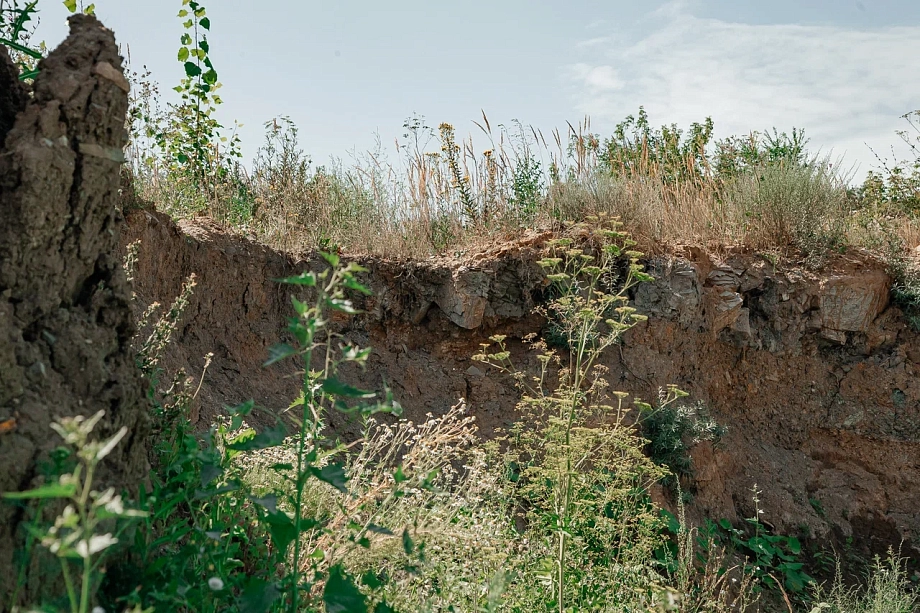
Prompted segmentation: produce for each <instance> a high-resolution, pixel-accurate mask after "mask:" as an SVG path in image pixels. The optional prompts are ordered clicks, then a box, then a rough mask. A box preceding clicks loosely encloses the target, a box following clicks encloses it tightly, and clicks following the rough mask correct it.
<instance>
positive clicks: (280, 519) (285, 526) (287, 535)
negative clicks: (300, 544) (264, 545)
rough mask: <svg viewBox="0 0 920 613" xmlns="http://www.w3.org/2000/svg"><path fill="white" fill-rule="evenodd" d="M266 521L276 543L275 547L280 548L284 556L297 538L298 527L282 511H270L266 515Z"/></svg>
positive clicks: (273, 541)
mask: <svg viewBox="0 0 920 613" xmlns="http://www.w3.org/2000/svg"><path fill="white" fill-rule="evenodd" d="M265 522H266V523H267V524H268V532H269V534H270V535H271V537H272V543H274V544H275V547H277V548H278V551H279V552H281V554H282V556H283V555H284V553H285V552H286V551H287V548H288V546H289V545H290V544H291V543H293V542H294V539H295V538H297V528H296V527H295V526H294V522H293V521H291V518H290V517H288V516H287V514H286V513H284V512H282V511H278V512H276V513H268V514H267V515H266V517H265Z"/></svg>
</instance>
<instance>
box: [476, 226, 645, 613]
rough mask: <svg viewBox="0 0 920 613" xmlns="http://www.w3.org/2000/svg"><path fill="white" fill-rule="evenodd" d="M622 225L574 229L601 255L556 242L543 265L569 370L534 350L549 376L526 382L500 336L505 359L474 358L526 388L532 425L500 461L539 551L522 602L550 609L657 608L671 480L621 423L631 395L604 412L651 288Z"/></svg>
mask: <svg viewBox="0 0 920 613" xmlns="http://www.w3.org/2000/svg"><path fill="white" fill-rule="evenodd" d="M618 225H619V223H618V222H617V221H616V220H613V219H607V218H604V217H599V218H595V219H592V220H589V222H588V223H585V224H576V225H575V226H573V228H572V231H573V232H574V233H581V234H583V235H584V236H586V237H590V238H589V239H588V244H589V245H593V246H594V247H595V248H596V251H595V252H593V253H592V252H588V251H586V248H585V247H583V246H580V245H579V244H577V243H576V242H575V241H574V240H572V239H569V238H562V239H557V240H555V241H552V242H551V247H550V251H549V253H548V254H547V257H545V258H544V259H543V260H541V262H540V263H541V265H542V266H543V267H544V268H545V269H546V270H547V273H548V275H547V276H548V278H549V279H550V281H551V282H553V283H554V284H555V285H556V287H557V289H558V294H557V295H558V297H557V298H556V299H554V300H553V301H552V302H551V304H550V305H549V307H548V308H547V310H546V314H547V316H548V317H550V318H553V319H554V320H555V321H556V328H557V329H558V330H559V333H560V335H562V336H563V337H564V339H565V343H564V344H565V346H566V347H567V348H568V356H567V357H568V359H567V360H566V361H564V362H563V361H561V360H560V358H559V356H558V355H557V354H556V353H555V352H554V351H552V350H550V349H549V348H548V347H546V346H545V344H542V343H540V342H537V343H536V344H535V349H536V350H537V351H538V357H539V361H540V364H541V369H540V371H539V373H537V374H534V375H526V374H525V373H524V372H523V371H520V370H518V369H517V368H516V367H515V366H514V364H513V363H512V361H511V354H510V352H509V351H508V349H507V346H506V344H505V342H506V339H505V338H504V337H500V336H499V337H494V338H493V339H492V341H493V343H494V346H495V349H497V351H496V350H492V349H491V347H490V346H489V345H485V346H484V350H485V351H486V352H484V353H483V354H481V355H479V356H477V358H476V359H478V360H480V361H483V362H485V363H486V364H489V365H491V366H493V367H495V368H497V369H499V370H501V371H503V372H506V373H508V374H510V375H511V376H513V377H514V378H515V380H516V381H517V382H518V383H519V384H520V385H521V386H522V389H523V390H524V397H523V399H522V401H521V405H520V410H521V411H522V412H523V414H524V416H525V421H522V422H520V423H518V424H517V425H516V426H515V427H514V428H512V430H511V431H510V432H509V435H508V439H507V440H508V445H509V448H508V451H507V452H506V453H505V454H504V456H503V461H504V465H505V466H508V467H510V468H511V470H512V473H511V474H512V476H513V480H514V482H515V483H516V486H515V487H516V493H515V496H516V497H517V498H518V500H519V503H518V504H520V505H522V506H523V509H524V511H523V514H524V520H525V525H526V528H525V534H527V535H528V540H529V541H530V542H532V543H533V545H532V549H533V551H530V552H528V554H527V555H528V556H532V557H531V558H530V560H529V564H533V565H535V566H536V569H537V575H536V577H537V578H538V579H539V580H540V583H538V584H537V585H532V586H530V588H529V590H530V591H531V593H528V594H527V595H526V596H525V597H526V598H527V599H528V601H529V602H530V604H529V606H531V607H539V608H540V609H541V610H558V611H560V612H563V611H566V610H573V609H575V610H607V608H609V607H624V606H631V605H629V604H628V603H639V602H643V601H645V602H650V600H651V599H652V598H653V595H652V591H649V590H650V581H649V579H650V573H651V574H654V571H653V570H652V567H651V566H650V565H649V561H650V559H651V551H652V550H653V549H654V548H655V543H656V542H657V525H658V524H657V518H656V514H655V513H654V511H653V507H652V505H651V503H650V502H649V501H648V498H647V493H646V492H647V488H648V486H649V485H650V484H651V483H653V482H654V481H656V480H658V479H659V478H660V477H661V476H662V474H663V473H662V471H661V470H660V469H658V468H657V467H656V466H655V465H654V464H652V463H651V462H650V461H649V460H648V459H647V458H645V456H643V455H642V454H641V451H640V449H641V445H640V444H639V441H638V440H637V439H636V437H635V433H634V432H633V430H632V429H631V428H630V427H628V426H627V425H626V423H625V421H624V420H625V417H626V408H627V407H626V405H625V404H624V399H625V397H626V395H625V394H615V396H614V397H615V398H616V405H615V406H609V405H607V404H605V403H604V401H603V399H604V398H605V397H606V394H607V387H608V386H607V382H606V379H605V374H606V370H605V369H604V368H603V367H602V366H600V365H599V364H598V359H599V358H600V356H601V355H602V354H603V352H604V351H605V350H606V349H607V348H608V347H610V346H611V345H613V344H614V343H615V342H617V341H618V339H619V338H620V336H621V335H622V333H623V332H624V331H626V330H628V329H629V328H630V327H631V326H632V325H634V323H635V322H637V321H640V320H641V319H642V316H640V315H639V314H637V313H636V312H635V310H634V309H631V308H630V307H628V306H626V304H625V302H626V298H625V296H626V292H627V291H628V290H629V289H630V288H631V287H632V286H634V285H635V284H636V283H639V282H642V281H643V280H646V279H648V278H649V277H648V275H647V274H646V273H644V272H643V271H642V267H641V266H640V265H639V264H638V257H639V254H638V253H637V252H634V251H631V250H630V246H631V243H630V241H629V239H628V238H627V237H626V236H625V235H624V234H622V233H621V232H620V231H619V230H618ZM620 258H623V259H625V267H626V268H625V274H624V275H623V276H622V280H621V282H620V283H619V284H618V285H617V286H616V287H612V288H608V287H607V286H605V284H604V282H603V281H604V279H606V278H607V276H608V273H609V271H610V270H611V269H613V267H614V266H615V265H616V263H617V262H618V261H620ZM553 363H558V364H559V365H560V366H561V369H560V371H559V374H558V384H557V385H550V383H549V377H548V376H547V374H548V368H549V366H550V365H551V364H553ZM614 467H615V468H614ZM614 585H615V586H617V589H615V590H611V589H608V588H607V586H614ZM531 599H536V600H535V601H534V600H531Z"/></svg>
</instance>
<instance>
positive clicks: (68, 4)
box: [64, 0, 77, 13]
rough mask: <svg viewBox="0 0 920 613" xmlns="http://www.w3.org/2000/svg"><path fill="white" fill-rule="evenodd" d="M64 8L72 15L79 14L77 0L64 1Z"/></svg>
mask: <svg viewBox="0 0 920 613" xmlns="http://www.w3.org/2000/svg"><path fill="white" fill-rule="evenodd" d="M64 8H66V9H67V10H68V11H70V12H71V13H76V12H77V0H64Z"/></svg>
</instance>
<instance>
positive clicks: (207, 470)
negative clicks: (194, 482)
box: [201, 463, 224, 487]
mask: <svg viewBox="0 0 920 613" xmlns="http://www.w3.org/2000/svg"><path fill="white" fill-rule="evenodd" d="M222 474H224V469H223V468H222V467H220V466H217V465H215V464H210V463H209V464H202V465H201V487H207V486H208V484H209V483H211V482H212V481H214V479H216V478H218V477H219V476H221V475H222Z"/></svg>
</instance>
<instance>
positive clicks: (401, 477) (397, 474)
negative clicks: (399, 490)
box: [393, 466, 409, 484]
mask: <svg viewBox="0 0 920 613" xmlns="http://www.w3.org/2000/svg"><path fill="white" fill-rule="evenodd" d="M408 480H409V477H407V476H406V473H404V472H403V469H402V466H397V467H396V470H395V471H394V472H393V481H395V482H396V483H397V484H399V483H403V482H405V481H408Z"/></svg>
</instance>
